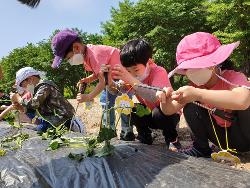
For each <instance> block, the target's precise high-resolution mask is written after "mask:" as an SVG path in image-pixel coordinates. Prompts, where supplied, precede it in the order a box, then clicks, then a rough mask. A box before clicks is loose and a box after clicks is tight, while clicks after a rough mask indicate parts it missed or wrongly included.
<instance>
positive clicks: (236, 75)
mask: <svg viewBox="0 0 250 188" xmlns="http://www.w3.org/2000/svg"><path fill="white" fill-rule="evenodd" d="M221 76H222V77H223V78H225V79H226V80H227V81H229V82H231V83H233V84H237V85H240V86H242V85H245V86H250V82H249V81H248V80H247V77H246V76H245V75H244V74H242V73H240V72H236V71H233V70H225V71H223V72H222V75H221ZM235 87H237V86H233V85H230V84H228V83H226V82H225V81H223V80H221V79H219V80H218V82H217V83H216V84H215V85H214V86H213V87H212V88H210V90H232V89H233V88H235ZM232 100H234V99H232ZM205 105H206V106H208V107H210V108H213V106H211V105H209V104H205ZM220 110H224V111H227V112H230V110H226V109H220ZM213 117H214V118H215V120H216V122H217V124H218V125H220V126H221V127H225V126H226V127H230V126H231V122H228V121H225V120H224V119H222V118H220V117H218V116H216V115H213Z"/></svg>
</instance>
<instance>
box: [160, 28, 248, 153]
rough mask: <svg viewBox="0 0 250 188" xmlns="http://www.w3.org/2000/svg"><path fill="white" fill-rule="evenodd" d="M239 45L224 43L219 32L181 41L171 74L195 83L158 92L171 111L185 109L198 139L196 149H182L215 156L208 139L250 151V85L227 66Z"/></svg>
mask: <svg viewBox="0 0 250 188" xmlns="http://www.w3.org/2000/svg"><path fill="white" fill-rule="evenodd" d="M238 45H239V42H235V43H231V44H227V45H221V44H220V42H219V40H218V39H217V38H216V37H215V36H213V35H211V34H209V33H205V32H197V33H193V34H191V35H188V36H186V37H184V38H183V39H182V40H181V41H180V43H179V45H178V46H177V51H176V60H177V64H178V66H177V67H176V69H175V70H174V71H173V72H172V73H175V72H177V73H179V74H183V75H186V76H187V78H188V79H189V81H190V85H189V86H183V87H181V88H179V89H178V90H177V91H174V92H172V90H171V89H170V88H165V93H164V92H158V93H157V96H158V97H159V99H160V101H161V109H162V111H163V113H164V114H166V115H171V114H173V113H176V112H177V111H179V110H180V109H182V108H184V109H183V113H184V116H185V119H186V121H187V123H188V125H189V127H190V128H191V130H192V132H193V134H194V137H195V138H194V143H193V146H192V148H189V149H185V150H181V151H180V152H183V153H185V154H187V155H191V156H195V157H210V155H211V152H212V151H211V149H210V147H209V143H208V140H210V141H211V142H212V143H213V144H215V145H217V146H221V147H222V148H224V149H225V148H226V149H228V150H229V149H236V151H240V152H245V151H249V150H250V126H249V121H250V110H249V105H250V92H249V86H250V84H249V82H248V80H247V78H246V76H245V75H244V74H242V73H240V72H236V71H234V70H229V69H224V68H223V67H226V64H225V63H228V62H229V61H228V60H227V59H228V58H229V56H230V54H231V53H232V52H233V50H234V49H235V48H236V47H237V46H238ZM221 65H222V66H221ZM228 67H229V66H228ZM247 86H248V88H247ZM194 101H197V102H199V103H201V104H203V105H205V108H204V106H203V107H201V106H200V105H196V104H194V103H192V102H194ZM206 107H209V108H212V109H213V108H217V109H219V110H220V111H219V112H220V114H218V113H217V115H216V114H212V113H211V112H210V111H208V110H207V109H206ZM213 127H214V128H213ZM226 131H227V132H226ZM217 136H218V138H216V137H217ZM227 144H228V147H227ZM229 151H230V150H229Z"/></svg>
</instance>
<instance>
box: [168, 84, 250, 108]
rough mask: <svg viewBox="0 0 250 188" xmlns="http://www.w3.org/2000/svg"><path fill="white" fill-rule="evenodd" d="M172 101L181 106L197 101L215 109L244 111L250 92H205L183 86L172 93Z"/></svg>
mask: <svg viewBox="0 0 250 188" xmlns="http://www.w3.org/2000/svg"><path fill="white" fill-rule="evenodd" d="M172 99H173V100H176V101H177V102H178V103H180V104H183V105H185V104H186V103H190V102H193V101H199V102H202V103H205V104H210V105H213V106H215V107H217V108H224V109H228V110H245V109H247V108H248V107H249V106H250V91H249V90H248V89H246V88H242V87H236V88H234V89H232V90H207V89H199V88H195V87H192V86H183V87H180V88H179V89H178V90H177V91H174V92H173V93H172Z"/></svg>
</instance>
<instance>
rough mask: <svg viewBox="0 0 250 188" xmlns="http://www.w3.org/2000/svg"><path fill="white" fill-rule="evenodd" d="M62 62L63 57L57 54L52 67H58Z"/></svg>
mask: <svg viewBox="0 0 250 188" xmlns="http://www.w3.org/2000/svg"><path fill="white" fill-rule="evenodd" d="M61 62H62V58H61V57H59V56H55V58H54V60H53V63H52V65H51V67H52V68H54V69H55V68H58V67H59V66H60V64H61Z"/></svg>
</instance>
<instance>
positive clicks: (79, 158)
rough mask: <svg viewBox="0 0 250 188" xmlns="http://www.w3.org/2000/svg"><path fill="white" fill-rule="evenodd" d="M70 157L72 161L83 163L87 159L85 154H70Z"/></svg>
mask: <svg viewBox="0 0 250 188" xmlns="http://www.w3.org/2000/svg"><path fill="white" fill-rule="evenodd" d="M68 157H69V158H70V159H71V160H76V161H79V162H80V161H82V160H83V159H84V158H85V155H84V153H77V154H75V153H69V155H68Z"/></svg>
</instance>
